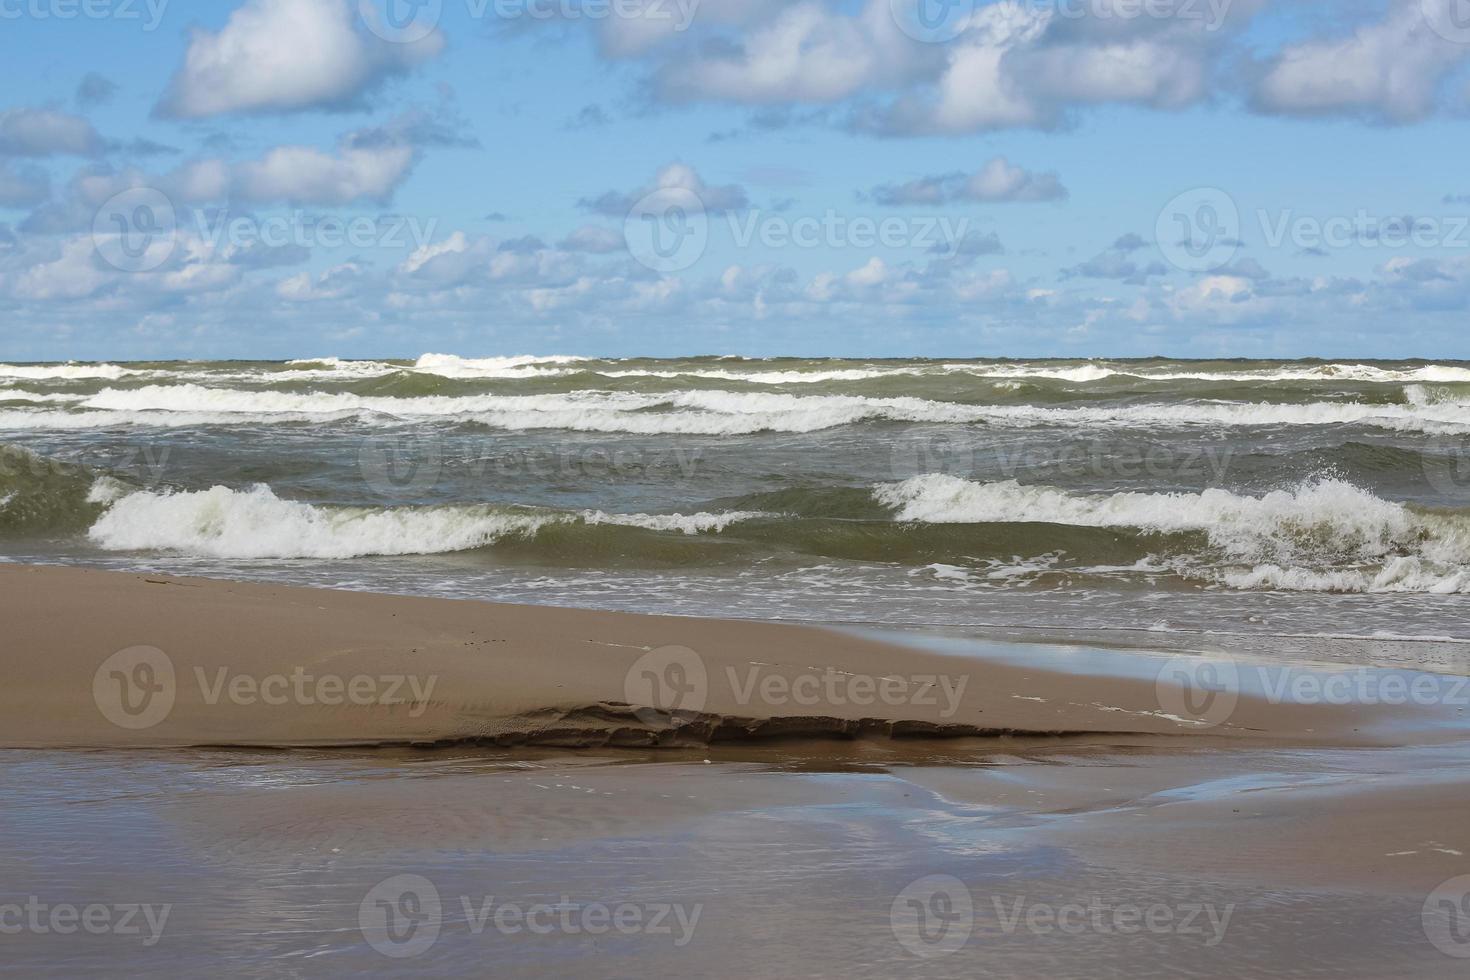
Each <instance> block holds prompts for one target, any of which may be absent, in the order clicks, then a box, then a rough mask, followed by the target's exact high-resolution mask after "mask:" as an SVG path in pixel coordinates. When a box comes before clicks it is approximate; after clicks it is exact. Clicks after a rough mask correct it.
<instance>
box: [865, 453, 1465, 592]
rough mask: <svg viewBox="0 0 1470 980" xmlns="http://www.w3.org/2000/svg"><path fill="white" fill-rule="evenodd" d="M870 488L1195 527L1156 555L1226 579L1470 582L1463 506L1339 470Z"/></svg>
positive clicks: (1104, 521)
mask: <svg viewBox="0 0 1470 980" xmlns="http://www.w3.org/2000/svg"><path fill="white" fill-rule="evenodd" d="M874 497H875V498H876V499H877V500H878V501H879V502H880V503H882V504H884V505H885V506H887V507H890V508H892V510H893V513H894V519H895V520H899V521H914V522H919V523H926V524H987V525H996V524H1013V523H1034V524H1053V525H1066V526H1070V527H1090V528H1126V529H1130V530H1132V531H1135V532H1139V533H1142V534H1143V535H1145V536H1147V535H1178V534H1184V533H1192V534H1196V535H1203V537H1204V539H1205V541H1206V543H1207V548H1205V549H1203V550H1199V551H1186V552H1182V553H1181V552H1179V551H1178V550H1172V551H1171V550H1170V549H1169V548H1168V547H1167V546H1166V545H1165V542H1162V541H1161V542H1159V544H1160V546H1161V547H1160V550H1161V552H1162V553H1163V554H1162V557H1164V558H1165V559H1167V560H1169V561H1171V562H1172V567H1173V568H1174V569H1175V570H1176V571H1177V572H1179V573H1181V574H1184V575H1186V576H1188V577H1194V578H1204V579H1208V580H1211V581H1215V582H1218V583H1221V584H1224V585H1228V586H1230V587H1232V588H1243V589H1255V588H1270V589H1282V590H1291V591H1302V590H1310V591H1347V592H1377V591H1385V592H1386V591H1399V592H1464V591H1470V516H1467V515H1465V514H1464V513H1460V512H1453V513H1447V512H1430V511H1421V510H1416V509H1414V508H1411V507H1408V506H1405V505H1404V504H1399V503H1394V502H1392V501H1387V500H1382V499H1380V498H1378V497H1376V496H1374V495H1373V494H1372V493H1370V492H1368V491H1366V490H1363V489H1361V488H1359V487H1356V486H1354V485H1352V484H1349V483H1345V482H1343V481H1340V480H1332V479H1319V480H1311V481H1306V482H1303V483H1301V484H1299V485H1297V486H1295V487H1293V488H1291V489H1284V490H1277V491H1273V492H1271V493H1268V494H1265V495H1264V496H1261V497H1251V496H1244V495H1239V494H1235V493H1232V492H1230V491H1228V490H1219V489H1212V490H1205V491H1204V492H1202V493H1137V492H1132V493H1113V494H1082V493H1074V492H1069V491H1066V490H1060V489H1057V488H1054V487H1044V486H1023V485H1021V484H1019V483H1017V482H1015V481H1006V482H1000V483H974V482H971V481H968V480H963V479H960V478H958V477H953V476H947V475H943V474H928V475H925V476H919V477H915V478H913V479H910V480H905V481H903V482H901V483H892V484H883V485H880V486H878V487H877V488H875V489H874Z"/></svg>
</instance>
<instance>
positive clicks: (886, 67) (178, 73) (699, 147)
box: [0, 0, 1470, 362]
mask: <svg viewBox="0 0 1470 980" xmlns="http://www.w3.org/2000/svg"><path fill="white" fill-rule="evenodd" d="M0 71H3V73H4V76H3V77H4V80H5V83H6V84H5V85H4V87H3V89H0V360H4V361H11V362H13V361H20V360H73V359H75V360H104V359H105V360H120V359H165V358H301V357H320V356H339V357H415V356H418V355H419V354H422V353H425V352H430V351H436V352H448V353H456V354H462V355H469V356H483V355H493V354H523V353H534V354H584V355H600V356H634V355H658V356H666V355H692V354H741V355H746V356H786V355H797V356H855V357H876V356H939V357H960V356H993V355H1008V356H1018V357H1036V356H1054V357H1089V356H1147V355H1154V354H1160V355H1167V356H1189V357H1299V356H1321V357H1346V356H1351V357H1410V356H1414V357H1427V358H1434V359H1448V358H1456V357H1458V358H1470V329H1467V328H1470V318H1467V307H1470V168H1467V166H1466V160H1467V150H1470V139H1467V136H1466V123H1467V117H1470V0H1025V2H1016V0H999V2H992V0H975V2H971V0H842V2H838V0H360V2H359V0H231V2H225V0H192V2H189V3H184V2H183V0H0Z"/></svg>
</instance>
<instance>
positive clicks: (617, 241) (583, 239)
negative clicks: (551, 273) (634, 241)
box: [557, 225, 628, 255]
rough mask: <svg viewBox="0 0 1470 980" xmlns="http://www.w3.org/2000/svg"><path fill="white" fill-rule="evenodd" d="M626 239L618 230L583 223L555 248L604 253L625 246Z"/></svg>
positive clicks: (621, 248)
mask: <svg viewBox="0 0 1470 980" xmlns="http://www.w3.org/2000/svg"><path fill="white" fill-rule="evenodd" d="M627 247H628V246H627V240H626V239H625V238H624V237H623V233H622V232H620V231H614V230H613V229H611V228H604V227H603V226H602V225H583V226H582V227H580V228H578V229H577V230H576V231H573V232H572V233H571V234H570V235H568V236H567V237H566V238H564V239H562V240H561V241H560V242H558V243H557V248H560V249H562V250H564V251H567V252H592V253H594V254H599V255H605V254H608V253H610V252H620V251H622V250H623V249H625V248H627Z"/></svg>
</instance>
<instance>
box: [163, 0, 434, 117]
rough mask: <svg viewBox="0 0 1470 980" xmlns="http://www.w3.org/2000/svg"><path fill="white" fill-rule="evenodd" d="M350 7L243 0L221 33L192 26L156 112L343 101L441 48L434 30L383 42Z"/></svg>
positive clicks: (187, 113)
mask: <svg viewBox="0 0 1470 980" xmlns="http://www.w3.org/2000/svg"><path fill="white" fill-rule="evenodd" d="M356 9H357V5H356V3H354V2H350V0H247V2H246V3H245V5H244V6H242V7H240V8H239V9H237V10H236V11H235V12H234V13H232V14H231V15H230V19H229V21H228V22H227V23H226V24H225V26H224V28H223V29H221V30H220V31H219V33H217V34H216V33H211V32H209V31H205V30H195V31H194V34H193V36H192V37H191V39H190V41H189V48H188V51H187V52H186V53H185V55H184V63H183V65H182V66H181V67H180V68H179V69H178V71H177V72H176V73H175V75H174V77H173V80H172V81H171V82H170V83H169V88H168V92H167V93H166V94H165V95H164V97H163V99H162V101H160V102H159V104H158V106H157V108H156V110H155V111H156V112H157V113H158V114H160V115H164V116H172V117H177V118H186V119H196V118H201V117H205V116H217V115H222V114H225V113H236V112H292V111H298V110H302V109H312V108H326V109H332V108H343V107H348V106H352V105H355V104H359V103H360V102H361V100H362V98H363V96H364V95H365V94H366V93H367V92H368V91H369V90H371V89H372V88H373V87H374V86H376V85H377V84H379V83H380V82H381V81H382V80H383V79H385V78H387V77H388V76H390V75H394V74H398V73H401V72H405V71H407V70H409V69H411V68H413V67H414V66H416V65H419V64H421V63H423V62H425V61H427V60H429V59H431V58H433V57H435V56H437V55H438V54H439V52H440V51H442V50H443V48H444V38H443V36H442V35H441V34H439V33H438V32H437V31H436V32H434V33H431V34H429V35H428V36H427V37H425V38H423V39H422V40H420V41H417V42H415V43H411V44H394V43H390V42H388V41H385V40H383V39H381V38H379V37H377V36H376V35H374V34H372V33H370V32H368V31H367V30H365V29H364V28H363V26H362V25H361V24H360V23H359V22H358V20H357V14H356Z"/></svg>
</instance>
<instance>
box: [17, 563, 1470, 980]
mask: <svg viewBox="0 0 1470 980" xmlns="http://www.w3.org/2000/svg"><path fill="white" fill-rule="evenodd" d="M0 607H3V611H4V621H5V622H6V624H7V627H8V634H9V639H10V641H11V642H9V643H7V645H6V652H7V660H8V662H7V663H6V665H5V668H6V673H7V677H8V678H9V681H8V683H7V685H6V686H5V688H4V690H3V692H0V701H3V704H0V719H3V720H0V752H3V755H4V758H5V765H4V766H0V773H3V775H0V797H3V799H4V800H5V803H6V812H7V814H9V815H10V817H11V819H10V820H8V821H7V827H8V829H7V830H6V831H5V832H4V841H3V845H4V846H3V849H0V853H3V854H4V855H5V857H4V859H3V860H4V870H5V871H6V880H7V883H8V886H9V890H8V892H7V895H15V896H18V897H17V898H16V899H14V900H12V901H11V904H10V906H7V909H0V925H3V924H6V923H8V922H12V921H13V922H21V921H23V918H22V917H34V921H35V922H37V923H39V924H40V928H39V929H38V928H27V929H25V930H23V931H22V932H21V933H20V934H18V935H7V936H6V938H5V940H4V942H5V948H6V952H7V957H6V966H5V967H4V968H3V969H4V972H6V973H13V974H14V975H25V976H46V975H55V976H61V975H77V974H78V973H81V974H98V975H100V974H104V973H107V972H108V971H113V970H118V969H122V970H124V971H125V972H143V971H147V972H151V973H154V974H157V975H168V976H186V975H191V974H193V975H197V972H198V971H202V970H205V969H207V968H208V964H209V963H210V962H213V961H214V960H215V959H216V958H217V957H219V956H234V957H239V959H238V961H237V962H238V963H239V964H240V969H239V972H240V973H242V974H246V975H258V976H306V975H313V974H314V973H316V972H318V971H319V970H321V969H328V970H330V971H331V972H333V973H340V972H342V971H344V970H352V971H357V972H371V973H375V974H379V975H392V976H441V975H446V974H447V975H471V974H476V975H478V974H481V973H483V972H485V971H486V970H489V969H491V967H492V966H493V967H495V968H498V969H499V970H502V971H504V972H507V973H510V974H524V973H542V972H544V971H545V970H546V969H547V964H552V963H554V964H555V971H556V972H557V973H558V974H559V975H563V976H587V977H602V976H610V975H633V974H637V975H642V976H657V977H664V976H668V977H673V976H681V975H689V974H690V973H691V972H695V973H697V972H700V970H701V968H702V967H703V966H705V965H707V964H709V963H710V962H719V963H721V964H722V966H721V968H720V972H721V973H723V974H727V975H728V974H730V973H731V972H739V973H741V974H744V975H748V976H758V977H778V976H795V975H809V976H872V977H880V976H883V977H888V976H926V977H929V976H933V977H951V976H953V977H968V976H975V975H985V976H998V977H1036V976H1048V977H1074V976H1075V977H1099V976H1119V977H1123V976H1140V975H1159V976H1165V975H1178V974H1180V973H1189V974H1190V975H1197V976H1221V977H1224V976H1243V975H1249V976H1347V977H1364V978H1370V977H1384V976H1389V975H1414V976H1445V977H1449V976H1458V975H1461V972H1462V969H1463V960H1462V959H1460V958H1459V957H1462V956H1464V955H1465V954H1466V953H1470V946H1467V944H1465V943H1464V942H1462V941H1461V939H1460V938H1459V937H1460V936H1461V935H1462V934H1461V933H1460V932H1459V931H1457V928H1456V927H1457V926H1458V925H1459V922H1460V920H1459V919H1458V918H1457V915H1458V913H1457V910H1458V908H1459V905H1458V902H1459V901H1460V899H1461V898H1462V897H1463V894H1465V891H1464V890H1463V889H1462V888H1461V886H1462V885H1464V884H1465V880H1464V879H1459V876H1460V875H1462V874H1465V873H1467V872H1470V862H1467V859H1466V857H1465V855H1466V854H1467V853H1470V830H1467V829H1466V827H1465V823H1464V820H1463V814H1464V813H1465V812H1466V806H1467V805H1470V762H1467V759H1470V756H1467V754H1466V753H1465V751H1464V748H1465V745H1464V737H1465V732H1464V727H1463V717H1464V716H1463V708H1462V707H1461V706H1460V705H1459V703H1458V699H1457V697H1456V696H1455V695H1454V689H1455V687H1456V686H1457V684H1458V682H1457V679H1456V678H1454V677H1451V676H1447V675H1430V674H1415V673H1413V672H1406V671H1382V672H1374V673H1372V674H1369V675H1364V674H1359V673H1356V672H1351V671H1348V670H1347V669H1346V668H1343V667H1341V666H1329V667H1322V668H1320V669H1316V668H1314V669H1311V670H1307V669H1303V668H1292V673H1291V681H1292V682H1291V684H1289V685H1284V686H1278V685H1277V684H1276V683H1275V682H1274V681H1273V678H1274V677H1275V676H1276V675H1275V674H1272V673H1271V672H1270V671H1271V670H1272V669H1274V668H1271V667H1269V666H1267V665H1257V664H1247V663H1239V664H1234V665H1233V670H1234V671H1235V673H1234V674H1233V675H1231V676H1232V677H1233V678H1234V680H1230V681H1229V682H1227V683H1225V684H1223V685H1219V686H1217V688H1216V689H1215V691H1214V693H1215V695H1216V698H1215V700H1213V701H1211V700H1210V699H1209V698H1199V697H1190V698H1185V697H1183V694H1185V693H1192V694H1196V695H1197V694H1199V693H1200V692H1199V691H1194V692H1189V691H1188V690H1187V684H1188V682H1189V681H1190V680H1191V679H1194V680H1198V679H1199V678H1200V677H1202V676H1206V675H1205V674H1198V673H1190V672H1189V671H1188V670H1186V672H1185V673H1184V674H1182V675H1180V674H1177V671H1178V669H1179V666H1180V658H1178V657H1173V656H1170V655H1167V654H1163V655H1154V656H1145V655H1141V654H1132V653H1128V652H1126V651H1118V650H1099V649H1085V648H1081V647H1061V646H1042V645H1037V646H1034V647H1028V646H1026V645H1021V644H985V643H968V644H954V645H953V651H952V652H950V653H948V654H941V653H936V652H934V644H933V643H928V644H921V643H918V642H914V643H901V642H898V641H896V640H895V639H894V637H893V636H892V635H882V636H879V635H875V634H872V635H870V634H864V635H858V634H854V633H852V632H850V631H833V630H825V629H818V628H812V627H798V626H790V625H782V624H765V623H756V622H740V621H728V622H721V621H712V620H696V619H680V618H676V617H654V616H638V615H631V614H620V613H603V612H588V611H577V610H561V609H552V608H532V607H518V606H504V605H495V604H488V603H479V602H461V601H452V600H434V599H422V598H401V597H389V596H380V595H372V594H362V593H347V592H335V591H327V590H312V589H293V588H286V587H276V586H262V585H251V584H243V583H232V582H225V581H211V580H203V579H175V578H166V577H162V576H155V575H147V574H114V573H106V572H98V571H91V570H83V569H60V568H40V567H25V566H0ZM900 639H901V638H900ZM926 646H927V649H926V648H924V647H926ZM1194 660H1195V661H1197V662H1200V663H1206V662H1209V661H1206V660H1201V659H1200V658H1194ZM22 665H23V666H24V669H21V667H22ZM1217 666H1218V665H1217ZM1258 672H1259V673H1258ZM1208 676H1212V677H1216V676H1219V675H1217V674H1208ZM1363 676H1372V677H1377V678H1378V679H1379V685H1380V686H1378V687H1375V688H1373V689H1372V690H1373V691H1376V692H1379V693H1381V692H1383V691H1387V690H1389V689H1390V688H1389V686H1387V685H1385V684H1384V680H1385V679H1388V678H1396V679H1397V680H1396V681H1395V683H1403V684H1405V685H1407V686H1405V687H1404V688H1403V690H1405V691H1412V690H1416V689H1417V690H1418V691H1420V692H1421V693H1422V694H1423V695H1424V696H1423V697H1420V698H1418V699H1413V698H1400V699H1397V703H1390V702H1393V701H1395V699H1393V698H1386V697H1363V696H1357V697H1354V698H1350V699H1348V700H1350V701H1352V703H1347V702H1346V701H1344V699H1342V698H1330V699H1328V698H1316V697H1314V696H1312V692H1313V691H1314V690H1315V691H1322V690H1331V689H1332V688H1331V686H1330V685H1328V686H1326V687H1320V686H1319V687H1315V688H1314V687H1313V686H1312V685H1311V684H1309V683H1305V682H1304V680H1303V679H1304V678H1308V679H1310V678H1313V677H1316V678H1318V679H1324V678H1325V679H1329V680H1330V679H1333V678H1336V679H1339V680H1342V679H1345V678H1349V677H1353V678H1361V677H1363ZM1180 679H1182V682H1183V683H1184V684H1185V686H1184V687H1180V686H1179V684H1177V683H1176V680H1180ZM885 680H886V681H887V686H886V687H885V686H884V682H885ZM660 684H662V685H663V686H662V687H660V686H659V685H660ZM1416 684H1417V685H1418V686H1417V688H1416V687H1415V685H1416ZM1288 688H1289V689H1290V690H1291V691H1292V692H1293V693H1292V694H1290V696H1288V697H1285V698H1283V697H1282V691H1283V690H1286V689H1288ZM1358 690H1359V691H1360V692H1361V691H1362V690H1365V689H1363V688H1359V689H1358ZM1393 690H1398V688H1397V687H1395V688H1393ZM1222 697H1224V698H1227V699H1228V702H1229V703H1228V710H1225V709H1222V708H1221V702H1220V700H1219V699H1220V698H1222ZM1329 701H1330V702H1332V703H1328V702H1329ZM165 705H166V709H165V707H163V706H165ZM1171 709H1172V710H1171ZM282 749H289V751H287V752H284V753H283V752H282V751H281V750H282ZM88 842H93V843H88ZM78 896H88V903H89V904H91V905H93V906H96V907H97V909H98V911H97V912H96V914H97V915H98V916H99V917H100V916H101V915H102V914H103V912H102V911H101V910H103V909H105V910H107V912H108V914H112V915H121V914H122V911H119V910H124V911H125V910H126V909H127V908H132V909H133V920H134V921H132V922H131V923H130V924H131V925H136V926H137V927H138V928H137V930H136V931H134V932H129V931H127V930H124V929H121V928H117V929H112V930H110V931H108V932H107V933H106V934H98V935H89V934H87V932H86V930H84V929H82V928H80V927H78V928H75V929H72V930H71V931H70V932H68V930H67V928H66V927H67V923H68V922H69V921H70V920H69V919H68V918H67V917H66V915H62V917H61V918H60V919H58V920H53V919H52V918H51V916H52V914H53V913H54V912H55V911H56V909H58V908H61V909H62V910H63V912H66V911H68V910H69V908H70V906H68V904H67V903H69V902H70V903H73V904H77V903H78V902H79V898H78ZM3 904H4V902H0V905H3ZM85 912H86V909H85V907H82V908H78V909H77V915H78V916H81V915H84V914H85ZM6 916H9V917H10V918H6ZM150 916H151V918H150ZM27 921H28V920H27ZM78 921H80V920H78ZM99 922H100V918H99ZM63 946H65V948H66V950H67V960H66V963H67V966H66V967H65V969H62V968H60V967H58V966H57V964H58V963H59V962H60V961H59V960H58V958H57V954H58V952H59V951H60V950H61V949H62V947H63ZM1143 963H1147V964H1148V969H1147V970H1141V968H1140V964H1143ZM1150 970H1151V971H1152V973H1150V972H1149V971H1150ZM492 972H493V971H492Z"/></svg>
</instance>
